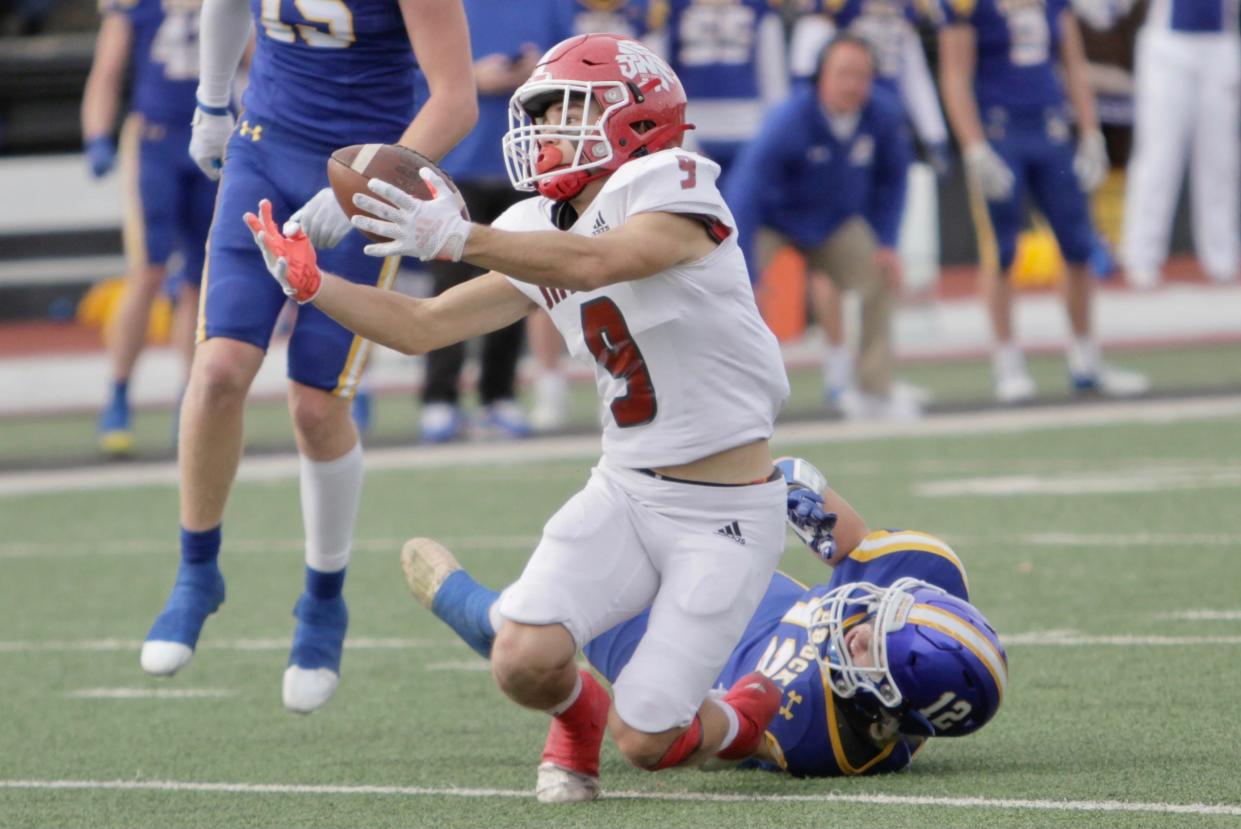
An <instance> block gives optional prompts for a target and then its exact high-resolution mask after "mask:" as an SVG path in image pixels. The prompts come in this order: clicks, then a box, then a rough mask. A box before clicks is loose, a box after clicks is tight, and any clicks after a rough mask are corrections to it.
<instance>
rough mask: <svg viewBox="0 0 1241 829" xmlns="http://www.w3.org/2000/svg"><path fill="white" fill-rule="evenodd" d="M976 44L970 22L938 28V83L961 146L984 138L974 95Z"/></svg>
mask: <svg viewBox="0 0 1241 829" xmlns="http://www.w3.org/2000/svg"><path fill="white" fill-rule="evenodd" d="M976 47H977V35H976V33H975V32H974V27H973V26H970V25H969V24H966V23H957V24H953V25H950V26H944V27H943V28H942V29H940V31H939V86H940V91H941V92H942V94H943V96H944V109H945V110H946V111H947V113H948V122H949V123H950V124H951V125H952V131H953V132H954V133H956V136H957V142H958V143H959V144H960V145H961V146H962V147H970V146H973V145H974V144H977V143H979V142H981V141H983V140H984V139H983V134H982V121H981V120H980V118H979V116H978V102H977V101H976V100H975V99H974V68H975V66H974V65H975V60H976V58H975V52H976Z"/></svg>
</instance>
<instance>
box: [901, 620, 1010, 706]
mask: <svg viewBox="0 0 1241 829" xmlns="http://www.w3.org/2000/svg"><path fill="white" fill-rule="evenodd" d="M908 621H909V622H911V623H913V624H916V625H925V626H926V627H929V628H933V629H935V630H938V631H939V632H940V633H943V634H945V635H947V636H951V637H952V638H953V639H955V640H957V641H958V642H960V643H961V644H962V645H964V646H965V647H966V648H968V649H969V651H970V652H971V653H973V654H974V656H976V657H978V661H980V662H982V664H983V665H984V666H985V667H986V669H987V672H988V673H990V674H991V678H992V679H993V680H994V681H995V685H996V688H997V689H998V690H999V694H1000V701H1001V702H1003V700H1004V694H1005V692H1006V691H1007V690H1008V663H1007V662H1006V661H1005V659H1004V657H1003V656H1002V655H1001V653H1000V650H999V648H997V647H996V645H995V643H994V642H992V641H991V640H990V639H989V638H988V637H987V636H985V635H984V634H983V633H982V632H981V631H979V630H978V628H977V627H975V626H974V625H973V624H971V623H969V622H967V621H966V620H965V619H962V618H961V617H960V616H957V615H956V614H954V613H949V612H948V611H946V610H944V609H943V608H939V607H935V606H933V605H929V604H917V605H914V607H913V610H911V611H910V612H909V619H908Z"/></svg>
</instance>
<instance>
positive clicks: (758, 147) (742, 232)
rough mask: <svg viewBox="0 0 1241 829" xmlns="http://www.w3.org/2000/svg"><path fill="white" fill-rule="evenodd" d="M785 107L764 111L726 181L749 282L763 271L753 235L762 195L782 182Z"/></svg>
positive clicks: (726, 196)
mask: <svg viewBox="0 0 1241 829" xmlns="http://www.w3.org/2000/svg"><path fill="white" fill-rule="evenodd" d="M786 109H787V107H786V106H778V107H776V108H775V109H773V110H771V111H770V112H769V113H768V114H767V118H766V120H764V122H763V126H762V128H761V129H760V130H759V133H758V135H756V136H754V138H752V139H750V141H749V142H748V143H747V144H746V145H745V147H744V148H742V150H741V152H740V153H739V154H738V155H737V159H736V161H734V162H733V164H732V169H730V170H729V172H728V178H727V180H726V181H725V186H724V201H725V203H726V204H727V205H728V209H729V210H731V211H732V214H733V218H734V219H736V220H737V241H738V244H739V245H740V246H741V251H742V253H744V254H745V263H746V267H747V268H748V269H749V271H750V282H751V283H757V282H758V280H759V277H760V276H761V275H762V274H761V273H760V272H759V264H760V263H759V262H758V261H757V253H756V251H755V244H754V239H755V236H756V235H757V234H758V228H759V226H760V225H761V224H762V220H763V210H762V202H763V197H764V194H766V193H770V192H772V191H773V189H774V190H775V191H776V192H779V190H780V189H781V188H782V186H783V184H782V181H781V176H782V175H783V172H784V164H783V160H782V157H781V156H782V153H781V148H782V147H783V146H784V144H785V143H786V142H785V141H781V134H782V133H783V132H785V126H784V122H785V118H783V117H782V115H783V113H784V112H785V111H786Z"/></svg>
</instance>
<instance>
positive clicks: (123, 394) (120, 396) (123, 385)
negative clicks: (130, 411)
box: [112, 378, 129, 406]
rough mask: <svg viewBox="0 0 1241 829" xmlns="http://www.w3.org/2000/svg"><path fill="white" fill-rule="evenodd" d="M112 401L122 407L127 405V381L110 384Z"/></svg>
mask: <svg viewBox="0 0 1241 829" xmlns="http://www.w3.org/2000/svg"><path fill="white" fill-rule="evenodd" d="M112 400H113V402H117V403H120V404H121V405H122V406H128V405H129V380H128V378H127V379H125V380H117V381H115V382H113V383H112Z"/></svg>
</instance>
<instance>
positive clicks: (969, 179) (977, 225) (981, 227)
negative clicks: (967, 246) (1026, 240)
mask: <svg viewBox="0 0 1241 829" xmlns="http://www.w3.org/2000/svg"><path fill="white" fill-rule="evenodd" d="M970 6H971V7H972V6H973V3H972V2H971V3H970ZM958 14H962V15H965V14H968V12H960V11H958ZM965 184H966V190H967V191H968V193H969V200H970V216H971V217H972V218H973V219H974V235H975V236H976V237H977V238H978V266H979V267H980V268H981V269H982V270H983V272H984V273H999V272H1000V245H999V242H998V241H996V238H995V227H994V226H993V225H992V224H991V214H990V213H989V212H988V211H987V200H986V198H985V197H984V196H983V194H982V186H981V185H980V184H979V183H978V182H977V181H975V180H974V178H973V176H966V177H965Z"/></svg>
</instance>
